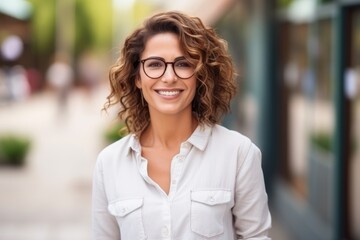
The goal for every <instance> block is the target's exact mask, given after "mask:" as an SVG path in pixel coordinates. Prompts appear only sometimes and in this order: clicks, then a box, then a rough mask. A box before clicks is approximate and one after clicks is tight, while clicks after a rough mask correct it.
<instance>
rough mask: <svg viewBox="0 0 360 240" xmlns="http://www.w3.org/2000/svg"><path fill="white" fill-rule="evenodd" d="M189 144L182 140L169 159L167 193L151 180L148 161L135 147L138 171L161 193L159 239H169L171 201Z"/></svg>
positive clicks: (139, 149) (188, 150)
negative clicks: (176, 152)
mask: <svg viewBox="0 0 360 240" xmlns="http://www.w3.org/2000/svg"><path fill="white" fill-rule="evenodd" d="M190 149H191V144H190V143H188V142H184V143H182V144H181V145H180V152H179V154H177V155H176V156H174V158H173V159H172V161H171V169H170V171H171V172H170V189H169V194H168V195H167V194H166V193H165V192H164V190H163V189H162V188H161V187H160V186H159V185H158V184H157V183H156V182H155V181H153V180H152V179H151V178H150V177H149V175H148V173H147V163H148V161H147V160H146V159H145V158H143V157H141V147H139V148H138V149H136V158H137V160H138V161H140V164H139V171H140V174H141V176H142V177H143V178H144V180H145V181H146V182H148V183H149V184H151V185H154V186H155V187H156V188H157V189H158V190H159V192H160V194H161V195H162V199H163V201H162V202H163V203H162V208H161V209H162V219H163V226H162V227H161V234H160V235H161V237H162V238H161V239H162V240H171V235H172V234H171V202H172V199H173V198H174V196H175V195H176V192H177V188H178V184H179V180H180V178H181V175H182V171H183V166H184V162H185V158H186V156H187V155H188V153H189V152H190Z"/></svg>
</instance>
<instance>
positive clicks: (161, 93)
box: [158, 91, 180, 96]
mask: <svg viewBox="0 0 360 240" xmlns="http://www.w3.org/2000/svg"><path fill="white" fill-rule="evenodd" d="M158 93H159V94H160V95H164V96H175V95H177V94H179V93H180V91H158Z"/></svg>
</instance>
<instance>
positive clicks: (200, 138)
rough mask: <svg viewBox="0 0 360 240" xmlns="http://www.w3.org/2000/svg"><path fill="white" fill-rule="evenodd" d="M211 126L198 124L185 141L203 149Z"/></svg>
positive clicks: (207, 140) (208, 137)
mask: <svg viewBox="0 0 360 240" xmlns="http://www.w3.org/2000/svg"><path fill="white" fill-rule="evenodd" d="M211 129H212V128H211V127H210V126H208V125H198V126H197V128H196V129H195V131H194V132H193V134H192V135H191V136H190V138H189V139H188V140H187V142H189V143H191V144H192V145H194V146H195V147H196V148H198V149H199V150H201V151H204V150H205V148H206V145H207V143H208V142H209V139H210V135H211Z"/></svg>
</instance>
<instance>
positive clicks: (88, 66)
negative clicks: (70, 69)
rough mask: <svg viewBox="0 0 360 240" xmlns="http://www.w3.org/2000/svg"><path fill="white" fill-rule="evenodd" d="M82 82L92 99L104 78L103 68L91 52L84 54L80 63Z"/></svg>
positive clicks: (79, 70)
mask: <svg viewBox="0 0 360 240" xmlns="http://www.w3.org/2000/svg"><path fill="white" fill-rule="evenodd" d="M77 67H78V73H79V77H80V82H81V83H82V85H83V87H84V88H85V90H86V92H87V93H88V94H89V96H90V97H91V96H92V94H93V93H94V91H95V90H96V88H97V87H98V85H99V83H100V82H101V80H102V77H103V66H102V63H101V60H100V59H99V57H98V56H95V55H94V54H93V53H91V52H85V53H83V54H82V56H81V57H80V59H79V61H78V66H77Z"/></svg>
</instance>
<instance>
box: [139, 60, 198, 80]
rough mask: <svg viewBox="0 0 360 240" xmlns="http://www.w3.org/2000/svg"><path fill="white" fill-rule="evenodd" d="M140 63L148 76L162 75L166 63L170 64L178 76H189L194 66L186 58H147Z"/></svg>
mask: <svg viewBox="0 0 360 240" xmlns="http://www.w3.org/2000/svg"><path fill="white" fill-rule="evenodd" d="M142 63H143V68H144V72H145V74H146V75H147V76H148V77H150V78H159V77H161V76H162V75H164V73H165V71H166V68H167V65H168V64H171V65H172V68H173V70H174V73H175V74H176V76H177V77H179V78H190V77H191V76H192V75H194V67H193V66H192V64H191V63H190V62H189V61H187V60H186V59H178V60H176V61H174V62H165V61H164V60H162V59H160V58H148V59H145V60H142Z"/></svg>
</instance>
